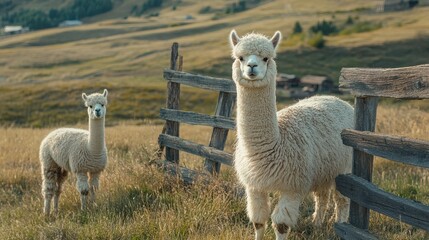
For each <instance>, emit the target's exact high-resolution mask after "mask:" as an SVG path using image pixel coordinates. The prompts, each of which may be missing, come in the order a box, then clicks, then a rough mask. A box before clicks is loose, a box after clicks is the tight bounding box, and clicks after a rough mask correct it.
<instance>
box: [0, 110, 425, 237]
mask: <svg viewBox="0 0 429 240" xmlns="http://www.w3.org/2000/svg"><path fill="white" fill-rule="evenodd" d="M392 116H396V118H393V117H392ZM428 121H429V113H427V112H422V111H420V110H418V109H415V108H410V107H407V106H401V107H392V106H391V105H390V104H389V105H388V106H381V107H380V108H379V111H378V123H377V131H378V132H384V133H389V134H398V135H404V136H408V137H413V138H419V139H424V140H429V138H428V135H427V132H428V131H429V128H428V125H427V124H426V123H427V122H428ZM108 122H109V120H108ZM77 127H81V128H86V125H83V124H82V125H77ZM161 129H162V125H151V124H144V125H135V124H134V123H133V122H125V123H120V124H117V125H114V126H110V127H107V130H106V138H107V146H108V149H109V165H108V168H107V169H106V171H105V172H104V174H103V175H102V177H101V190H100V192H99V197H98V200H97V207H94V208H92V209H91V210H89V211H88V212H80V211H79V196H78V194H77V191H76V189H75V186H74V183H75V177H69V179H68V180H67V181H66V183H65V188H64V193H63V195H62V199H61V201H60V214H59V216H58V217H57V218H54V219H49V220H46V219H44V217H43V216H42V205H43V203H42V197H41V193H40V188H41V178H40V165H39V161H38V147H39V144H40V141H41V139H42V138H43V137H44V136H45V135H46V134H47V133H48V132H49V131H50V130H51V129H50V128H43V129H30V128H16V127H11V128H0V135H1V136H2V138H1V139H0V232H1V233H2V239H251V238H252V236H253V230H252V227H251V224H249V222H248V219H247V217H246V212H245V200H244V199H243V198H240V197H237V196H236V195H235V194H234V191H233V190H232V189H234V188H235V187H236V185H237V181H236V178H235V176H234V172H233V170H232V169H231V168H229V167H223V168H222V174H221V176H220V179H219V180H216V181H214V182H213V183H211V184H210V185H206V184H204V183H201V182H198V183H196V184H195V185H193V186H184V185H183V184H182V183H181V182H180V181H178V180H177V179H175V178H172V177H168V176H167V175H165V174H163V173H162V171H160V170H159V169H158V168H157V167H156V165H154V164H153V160H157V159H156V157H155V151H156V149H157V145H156V142H157V141H156V139H157V136H158V134H159V133H160V132H161ZM210 133H211V131H210V129H209V128H207V127H190V126H186V125H184V126H182V128H181V135H182V136H183V137H184V138H186V139H190V140H192V141H196V142H199V143H202V144H207V142H208V141H209V139H210ZM233 140H234V133H232V134H230V136H229V138H228V142H227V151H229V152H231V151H232V143H233ZM18 143H19V144H18ZM181 159H182V164H183V165H185V166H187V167H189V168H193V169H201V167H202V164H201V163H202V161H201V159H200V158H197V157H195V156H190V155H187V154H182V156H181ZM374 182H375V183H376V184H377V185H379V186H381V187H382V188H383V189H385V190H387V191H389V192H392V193H395V194H398V195H400V196H402V197H406V198H410V199H413V200H416V201H420V202H423V203H425V204H429V189H428V188H427V185H428V184H429V171H428V170H424V169H420V168H415V167H408V166H405V165H401V164H396V163H393V162H387V161H386V160H382V159H376V162H375V169H374ZM272 198H273V200H274V202H275V201H276V199H277V195H275V194H274V195H273V196H272ZM310 199H311V198H310V196H309V197H308V199H307V200H306V201H305V202H304V203H303V205H302V207H301V217H300V220H299V223H298V225H297V227H296V229H295V230H294V231H293V232H292V234H291V239H337V238H336V237H335V235H334V233H333V229H332V227H333V223H332V222H331V221H329V220H328V217H326V218H327V219H326V221H327V224H326V225H325V227H324V228H322V229H315V228H313V227H312V226H311V219H310V215H311V213H312V211H313V205H312V203H311V201H310ZM370 230H371V231H372V232H374V233H376V234H377V235H378V236H379V237H380V239H393V240H400V239H401V240H402V239H428V237H429V235H428V234H427V233H426V232H425V231H422V230H418V229H416V228H413V227H410V226H409V225H407V224H404V223H400V222H397V221H393V220H392V219H390V218H387V217H383V216H380V215H378V214H375V213H373V214H372V215H371V223H370ZM266 234H267V235H268V239H270V238H271V239H272V238H273V237H274V233H273V231H272V230H271V229H268V230H267V232H266Z"/></svg>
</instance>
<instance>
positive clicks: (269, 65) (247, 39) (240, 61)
mask: <svg viewBox="0 0 429 240" xmlns="http://www.w3.org/2000/svg"><path fill="white" fill-rule="evenodd" d="M281 38H282V35H281V33H280V32H279V31H277V32H276V33H275V34H274V36H273V37H272V38H271V39H269V38H268V37H266V36H264V35H261V34H258V33H249V34H247V35H245V36H243V37H242V38H240V37H238V35H237V32H236V31H235V30H232V31H231V33H230V35H229V41H230V44H231V48H232V57H233V58H235V62H234V64H233V79H234V81H236V82H237V83H238V84H240V85H241V86H243V87H250V88H252V87H253V88H255V87H256V88H258V87H264V86H267V85H268V84H269V83H270V81H275V75H276V74H277V69H276V63H275V61H274V58H275V57H276V49H277V47H278V45H279V43H280V41H281ZM271 75H273V76H271Z"/></svg>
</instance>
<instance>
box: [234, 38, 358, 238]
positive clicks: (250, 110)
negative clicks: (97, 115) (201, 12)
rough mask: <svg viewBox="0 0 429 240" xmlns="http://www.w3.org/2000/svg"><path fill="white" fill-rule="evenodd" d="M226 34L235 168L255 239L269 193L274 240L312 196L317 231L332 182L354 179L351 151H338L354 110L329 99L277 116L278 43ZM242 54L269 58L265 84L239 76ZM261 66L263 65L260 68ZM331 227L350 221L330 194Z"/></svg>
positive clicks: (345, 207)
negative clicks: (233, 97)
mask: <svg viewBox="0 0 429 240" xmlns="http://www.w3.org/2000/svg"><path fill="white" fill-rule="evenodd" d="M237 38H238V37H237V35H236V34H235V32H234V31H233V32H232V33H231V45H232V47H233V53H232V56H233V57H235V58H236V60H235V62H234V63H233V66H232V71H233V80H234V81H235V82H236V86H237V145H236V150H235V158H234V164H235V169H236V172H237V175H238V178H239V180H240V182H241V183H242V184H243V185H244V186H245V187H246V193H247V211H248V215H249V218H250V220H251V221H252V222H253V223H254V224H255V230H256V239H261V238H262V236H263V228H262V226H263V225H264V224H265V223H266V221H267V220H268V218H269V214H270V212H271V210H270V207H269V206H270V204H269V197H268V193H269V192H272V191H276V192H280V194H281V197H280V199H279V203H278V205H277V206H276V207H275V209H274V211H273V213H272V222H273V227H274V228H276V236H277V239H282V238H284V237H285V236H286V232H285V226H288V227H292V226H294V225H295V224H296V221H297V219H298V216H299V206H300V204H301V202H302V200H303V198H304V197H305V196H306V195H307V194H308V193H310V192H313V193H314V196H315V208H316V209H315V213H314V215H313V218H314V222H315V224H316V225H320V224H321V222H322V221H323V218H324V211H325V210H326V206H327V205H328V202H329V195H330V190H331V189H335V177H336V176H337V175H339V174H342V173H349V172H351V159H352V158H351V156H352V148H350V147H346V146H345V145H343V144H342V140H341V135H340V133H341V131H342V130H343V129H345V128H352V127H353V108H352V107H351V106H350V104H348V103H346V102H344V101H342V100H340V99H338V98H336V97H331V96H316V97H311V98H308V99H305V100H302V101H299V102H298V103H297V104H295V105H292V106H290V107H287V108H285V109H283V110H280V111H279V112H277V108H276V96H275V92H276V85H275V84H276V81H275V77H276V74H277V68H276V64H275V61H274V60H273V57H274V56H275V49H276V47H277V44H274V43H273V41H272V40H271V41H270V40H269V39H268V38H266V37H265V36H262V35H260V34H254V33H252V34H248V35H246V36H244V37H243V38H241V39H237ZM243 55H247V56H251V55H256V56H260V58H261V59H262V58H264V57H269V60H268V61H267V62H266V63H265V64H267V66H266V68H267V70H266V74H265V77H264V78H263V79H257V80H252V79H247V78H245V77H244V76H243V75H244V74H243V69H242V66H243V62H242V61H241V62H240V58H239V57H241V59H244V60H245V59H246V58H244V57H242V56H243ZM259 64H264V62H260V63H259ZM333 195H334V200H335V203H336V212H335V213H336V220H337V221H347V218H348V204H349V201H348V200H347V199H346V198H345V197H344V196H342V195H340V194H339V193H338V192H334V194H333Z"/></svg>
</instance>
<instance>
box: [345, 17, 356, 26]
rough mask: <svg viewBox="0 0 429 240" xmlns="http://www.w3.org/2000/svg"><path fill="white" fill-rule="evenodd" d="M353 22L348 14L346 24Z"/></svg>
mask: <svg viewBox="0 0 429 240" xmlns="http://www.w3.org/2000/svg"><path fill="white" fill-rule="evenodd" d="M353 23H354V21H353V18H352V17H351V16H349V17H348V18H347V20H346V24H347V25H352V24H353Z"/></svg>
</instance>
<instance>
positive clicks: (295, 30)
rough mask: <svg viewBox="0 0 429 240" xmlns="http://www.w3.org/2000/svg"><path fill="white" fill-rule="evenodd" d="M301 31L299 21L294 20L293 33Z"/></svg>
mask: <svg viewBox="0 0 429 240" xmlns="http://www.w3.org/2000/svg"><path fill="white" fill-rule="evenodd" d="M296 33H302V27H301V24H300V23H299V22H295V26H293V34H296Z"/></svg>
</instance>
